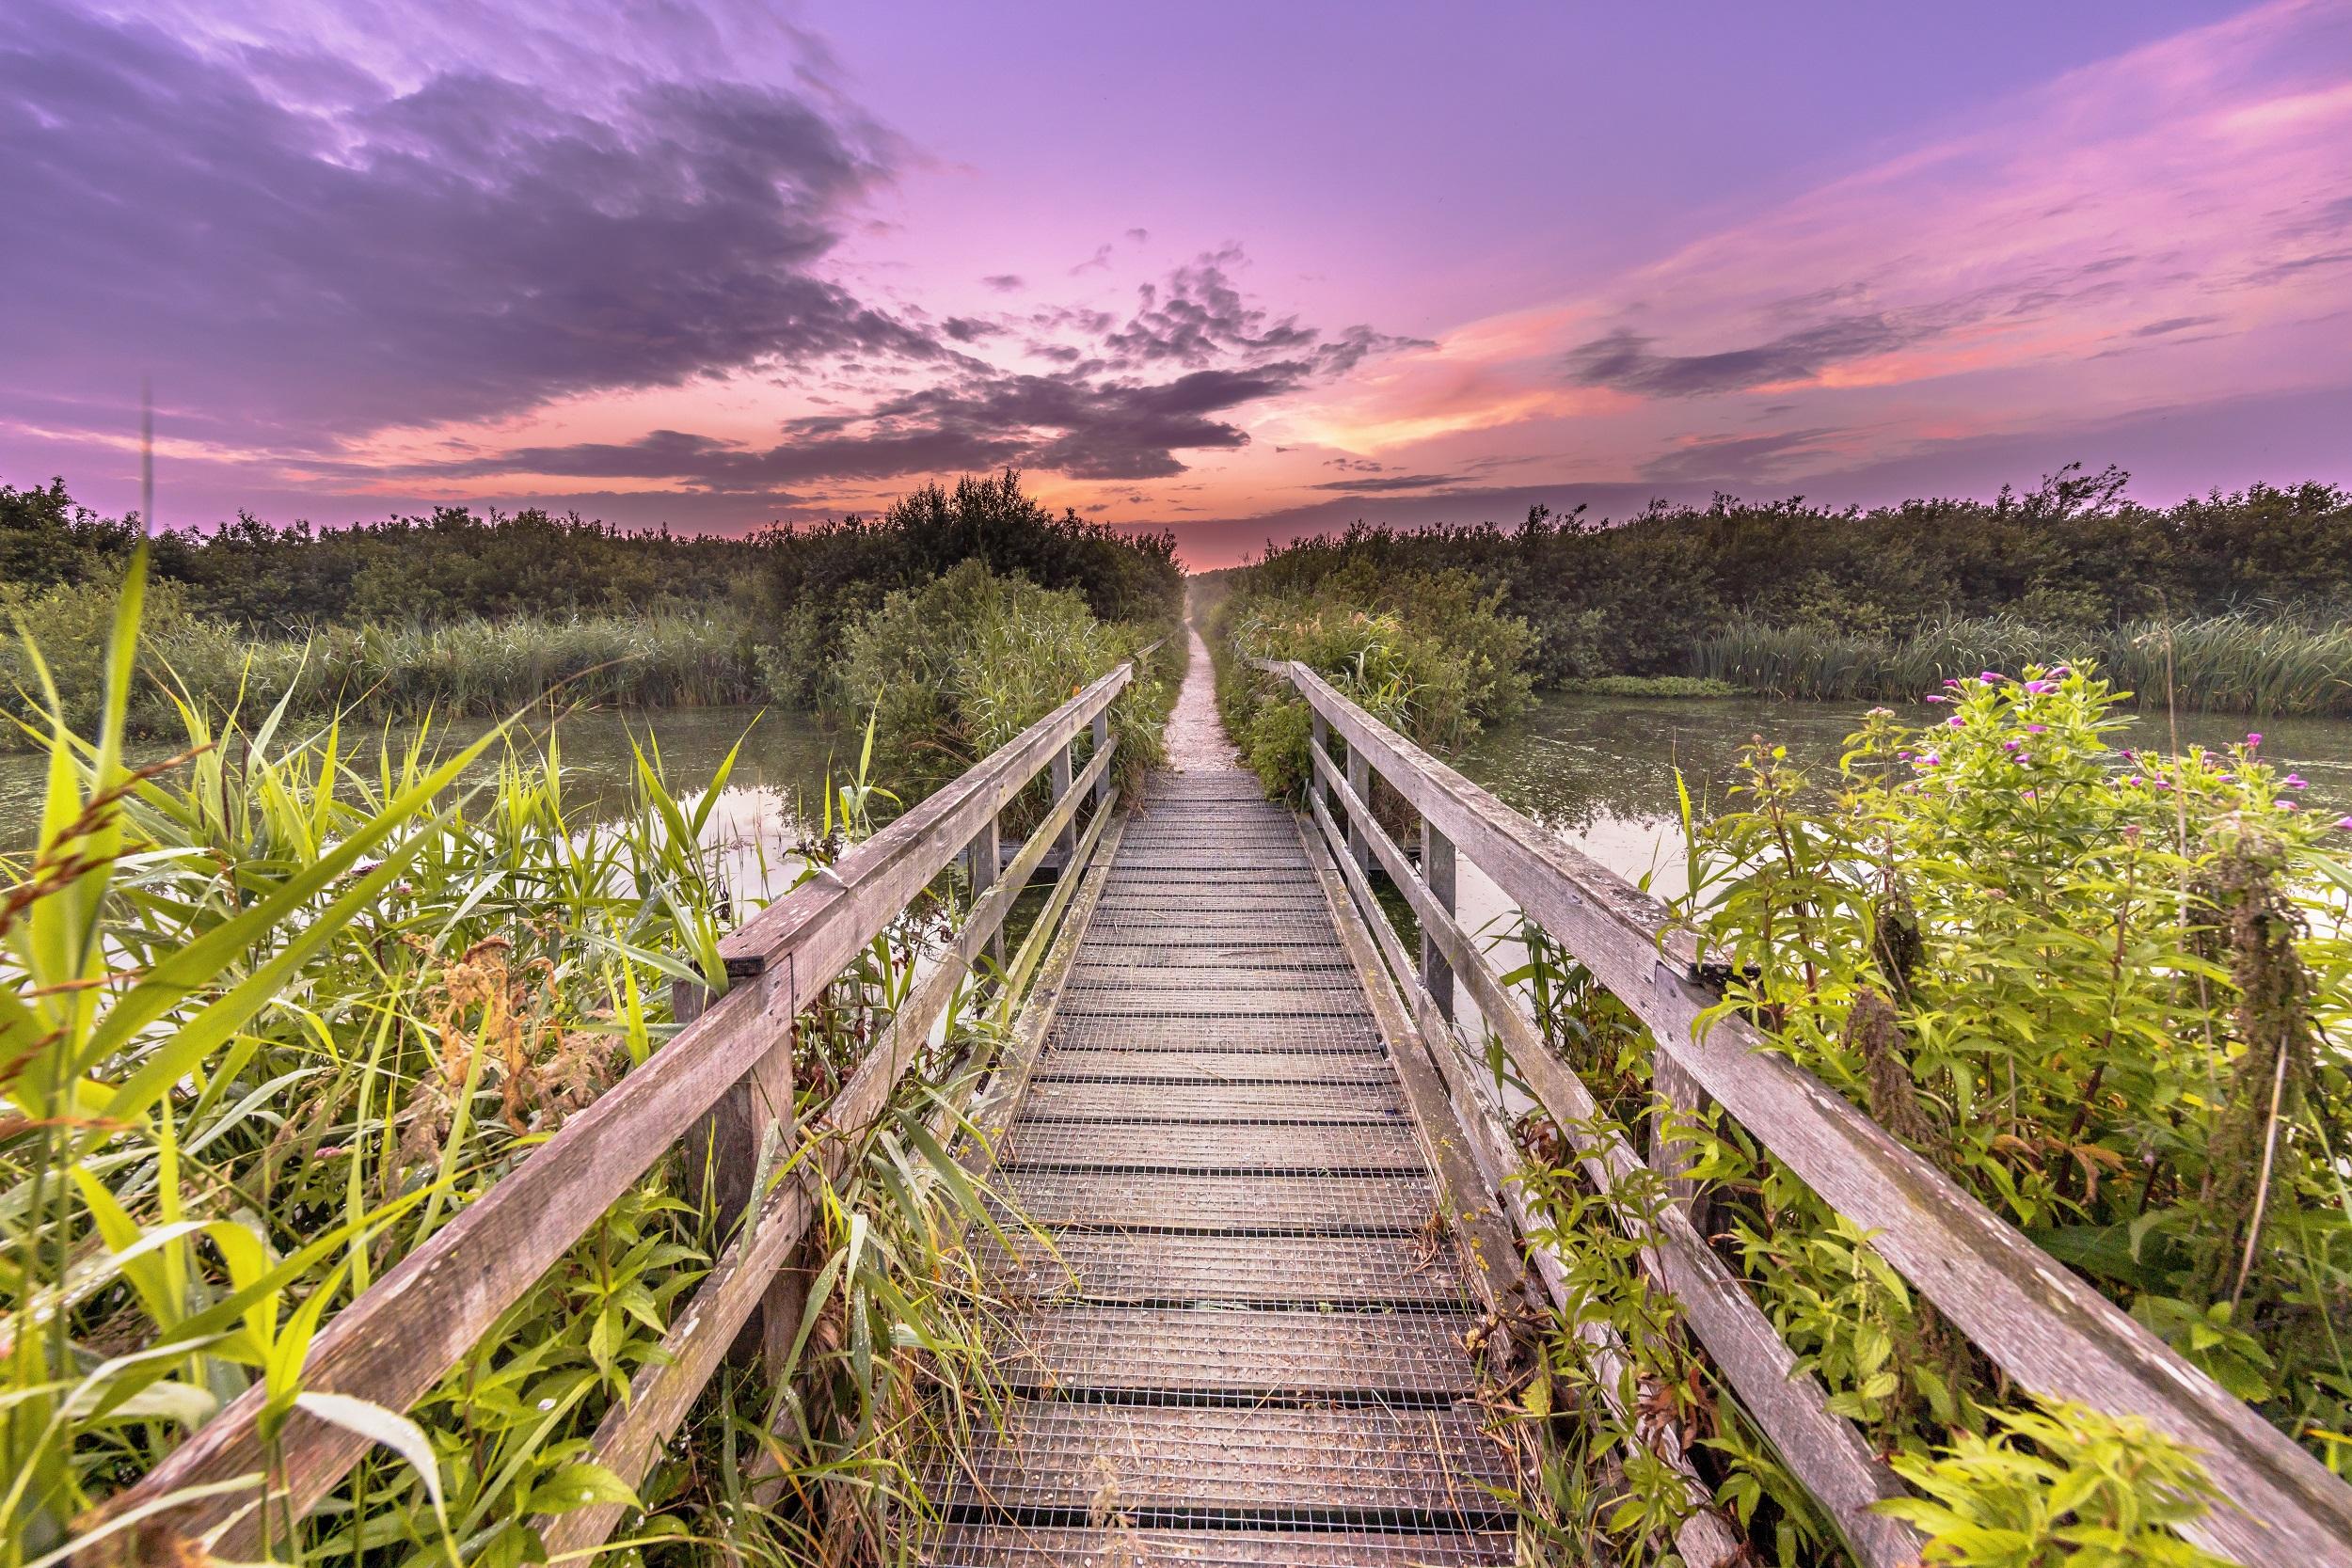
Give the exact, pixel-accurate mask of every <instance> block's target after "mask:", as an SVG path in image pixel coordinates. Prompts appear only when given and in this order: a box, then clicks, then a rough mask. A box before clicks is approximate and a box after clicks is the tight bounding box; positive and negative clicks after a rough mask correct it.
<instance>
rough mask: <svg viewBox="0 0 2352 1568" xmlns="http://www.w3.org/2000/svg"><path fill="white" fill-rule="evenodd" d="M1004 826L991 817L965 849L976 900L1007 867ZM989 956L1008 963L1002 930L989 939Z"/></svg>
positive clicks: (974, 900)
mask: <svg viewBox="0 0 2352 1568" xmlns="http://www.w3.org/2000/svg"><path fill="white" fill-rule="evenodd" d="M1002 827H1003V824H1002V823H1001V822H999V821H998V820H997V819H996V818H995V817H993V816H992V817H990V818H989V819H988V826H987V827H985V828H982V829H981V830H980V831H979V832H978V833H977V834H976V835H975V836H974V837H973V840H972V847H970V848H969V849H966V850H965V851H964V852H963V858H964V863H965V864H967V865H968V866H970V867H971V876H972V902H974V903H975V904H977V903H978V902H979V901H980V899H981V898H982V897H983V896H985V895H986V894H987V893H988V890H989V889H990V888H993V887H994V886H995V885H996V878H997V875H998V873H999V872H1000V871H1001V870H1002V869H1003V866H1004V861H1005V849H1004V838H1003V833H1002ZM988 956H989V957H990V958H993V959H995V960H996V964H997V967H998V968H1000V969H1001V968H1002V967H1004V962H1005V938H1004V933H1002V932H1001V931H1000V932H998V933H997V934H996V935H995V936H993V937H991V938H990V939H989V942H988Z"/></svg>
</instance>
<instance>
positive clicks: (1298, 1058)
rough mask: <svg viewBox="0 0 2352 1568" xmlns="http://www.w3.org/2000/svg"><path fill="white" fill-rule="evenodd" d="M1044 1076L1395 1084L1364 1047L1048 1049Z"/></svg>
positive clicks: (1384, 1060)
mask: <svg viewBox="0 0 2352 1568" xmlns="http://www.w3.org/2000/svg"><path fill="white" fill-rule="evenodd" d="M1039 1070H1040V1072H1041V1074H1042V1075H1043V1076H1044V1077H1047V1078H1053V1079H1061V1080H1074V1079H1085V1080H1089V1081H1093V1082H1098V1083H1116V1084H1170V1085H1202V1084H1376V1085H1384V1086H1389V1087H1393V1086H1394V1085H1395V1083H1396V1070H1395V1069H1393V1068H1391V1066H1390V1065H1389V1059H1388V1056H1387V1055H1386V1054H1385V1053H1382V1052H1380V1051H1379V1050H1377V1049H1373V1048H1367V1049H1365V1050H1363V1051H1360V1052H1356V1053H1350V1054H1344V1055H1343V1054H1337V1053H1329V1052H1326V1053H1322V1054H1320V1055H1317V1054H1312V1053H1307V1052H1303V1051H1253V1052H1248V1053H1236V1052H1231V1051H1049V1052H1047V1053H1045V1059H1044V1060H1043V1061H1042V1062H1041V1063H1040V1064H1039Z"/></svg>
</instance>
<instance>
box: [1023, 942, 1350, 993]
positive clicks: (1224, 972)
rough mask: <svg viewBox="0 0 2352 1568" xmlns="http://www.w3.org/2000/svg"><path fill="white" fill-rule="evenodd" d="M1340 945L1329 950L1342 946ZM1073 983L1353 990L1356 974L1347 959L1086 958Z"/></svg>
mask: <svg viewBox="0 0 2352 1568" xmlns="http://www.w3.org/2000/svg"><path fill="white" fill-rule="evenodd" d="M1338 951H1339V949H1338V948H1336V947H1333V948H1329V949H1327V950H1326V955H1325V956H1328V954H1330V953H1335V952H1338ZM1070 983H1071V985H1072V986H1073V988H1074V989H1076V990H1089V991H1093V990H1132V991H1147V992H1158V993H1164V994H1168V995H1181V996H1191V995H1197V994H1199V993H1200V992H1202V991H1216V992H1224V993H1229V994H1242V993H1247V992H1248V991H1250V990H1260V989H1263V988H1267V987H1273V986H1279V987H1281V988H1282V989H1284V990H1294V991H1296V990H1354V989H1355V988H1356V976H1355V974H1354V973H1353V972H1351V971H1350V970H1348V969H1347V968H1346V967H1345V966H1344V965H1343V964H1336V963H1315V964H1308V963H1300V962H1296V961H1293V962H1289V963H1283V962H1279V961H1274V962H1266V963H1254V964H1229V965H1226V966H1224V967H1222V968H1214V967H1211V966H1209V965H1206V964H1190V965H1186V966H1184V968H1181V969H1179V968H1175V967H1172V966H1168V965H1154V964H1109V963H1082V964H1080V965H1078V966H1077V967H1076V968H1075V969H1073V970H1072V971H1071V972H1070Z"/></svg>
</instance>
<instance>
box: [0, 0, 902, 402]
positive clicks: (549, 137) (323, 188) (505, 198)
mask: <svg viewBox="0 0 2352 1568" xmlns="http://www.w3.org/2000/svg"><path fill="white" fill-rule="evenodd" d="M338 69H339V71H340V72H341V74H340V75H337V76H328V75H325V74H322V76H321V80H322V81H323V82H325V83H326V87H322V88H321V89H320V91H321V93H322V95H323V96H324V97H326V98H331V99H332V101H333V102H332V103H331V104H322V103H299V104H297V103H290V102H289V101H288V100H287V99H286V98H284V97H282V96H280V95H279V94H278V92H277V91H276V90H274V89H273V88H272V87H270V86H269V84H270V83H272V82H275V81H278V80H281V79H283V78H285V77H288V76H290V75H295V74H298V73H299V72H298V71H296V70H295V69H294V67H292V66H287V67H285V68H284V69H276V70H273V71H256V70H253V69H250V68H248V67H247V66H246V65H244V64H241V63H239V62H236V61H233V60H231V59H230V58H228V57H225V56H222V55H215V54H207V53H202V52H199V50H197V49H196V48H194V47H192V46H190V45H188V44H186V43H183V42H182V41H181V40H177V39H175V38H173V37H172V36H170V35H168V34H167V33H165V32H163V31H161V30H159V29H157V28H155V27H152V26H150V25H147V24H143V23H138V22H125V23H119V24H118V23H113V22H108V21H104V20H101V19H97V18H94V17H91V16H88V15H85V14H82V13H80V12H77V11H74V10H72V9H67V8H61V7H58V6H56V5H52V4H49V3H47V0H14V3H12V4H10V5H8V6H7V7H4V8H0V147H5V148H6V149H7V153H6V155H5V156H4V157H0V207H4V208H5V210H6V211H8V214H10V221H11V225H12V227H13V229H14V230H15V231H16V232H17V234H18V235H19V236H20V242H21V241H22V240H23V239H24V238H25V237H28V236H32V235H38V236H40V239H39V243H37V244H32V243H15V244H11V245H8V246H6V247H5V248H0V341H5V342H7V344H8V361H9V368H10V374H9V377H8V381H9V383H10V384H11V385H13V386H26V385H40V386H43V387H45V388H49V389H51V390H53V391H57V392H62V393H65V394H68V395H72V396H79V397H83V398H87V399H91V400H104V401H108V402H117V403H119V401H120V400H123V399H124V397H125V394H126V392H127V391H128V389H130V388H135V387H136V385H137V383H138V380H139V377H140V376H141V375H142V374H143V373H151V374H152V375H153V377H154V379H155V381H156V383H157V387H158V395H159V399H160V400H161V401H162V402H163V404H165V405H166V407H167V410H168V409H170V408H171V407H172V406H173V405H175V404H183V403H194V402H200V403H201V404H204V405H205V406H206V407H207V408H209V409H211V410H213V411H214V413H215V417H216V418H217V419H218V420H221V421H222V423H223V424H224V426H226V427H228V428H230V429H242V430H243V431H244V432H245V433H246V436H247V438H248V439H251V440H254V441H256V442H264V443H274V444H278V445H280V446H284V447H293V448H302V447H305V446H317V445H328V444H331V443H332V441H333V439H334V438H335V437H338V436H350V435H354V434H358V433H362V432H365V431H367V430H369V429H373V428H375V427H378V426H382V425H385V424H389V423H396V422H397V423H410V422H421V421H428V420H444V419H468V418H479V417H484V416H492V415H498V414H502V413H507V412H512V411H514V410H516V409H520V408H524V407H528V406H531V405H532V404H537V403H539V402H542V401H544V400H546V399H548V398H550V397H556V396H561V395H564V394H567V393H574V392H582V391H590V390H596V389H599V388H614V387H646V386H660V385H673V384H678V383H682V382H685V381H687V380H690V379H691V378H693V377H695V376H698V375H702V374H705V373H708V372H715V371H719V370H723V369H727V368H731V367H736V366H739V365H743V364H746V363H754V362H757V361H759V360H762V359H764V358H771V357H772V358H776V359H780V360H787V361H803V360H807V359H811V358H814V357H818V356H827V355H857V356H869V357H872V356H879V357H881V358H882V359H884V360H889V361H899V362H904V361H914V360H927V359H930V358H932V357H934V356H937V355H938V354H939V352H940V348H939V345H938V344H937V343H936V342H935V341H933V340H932V339H931V338H930V336H929V335H928V334H926V333H924V332H922V331H920V330H918V329H916V328H914V327H912V326H910V325H907V324H906V323H904V322H902V321H900V320H898V319H897V318H895V317H894V316H892V315H891V314H889V313H887V312H884V311H882V310H878V309H873V308H871V307H869V306H867V305H866V304H864V303H862V302H861V301H860V300H858V299H857V298H855V297H853V296H852V295H851V294H850V293H847V292H846V291H844V290H843V289H842V288H840V287H839V286H837V285H835V284H834V283H832V282H829V281H826V280H824V279H822V278H820V277H817V276H815V274H814V271H813V267H814V264H815V263H817V262H818V261H820V260H821V259H822V258H823V257H824V256H825V255H826V254H827V253H828V251H830V249H831V248H832V247H833V245H834V242H835V239H836V236H837V233H838V231H839V230H840V228H841V226H842V223H843V220H844V214H845V213H846V212H847V211H848V210H849V209H850V207H852V206H853V205H854V204H855V203H856V202H858V201H859V200H861V199H862V198H864V196H865V195H866V193H867V192H868V191H869V190H870V189H871V188H872V187H873V186H874V185H875V184H876V182H879V181H881V180H882V179H883V178H885V177H886V175H887V169H886V168H885V167H884V166H883V163H882V154H880V153H878V152H877V151H876V150H875V149H874V147H873V146H871V145H869V144H868V143H867V142H866V140H865V138H864V136H863V134H862V133H861V132H860V131H858V130H857V129H855V128H853V127H850V126H848V125H845V123H844V122H843V121H842V120H841V119H839V118H838V117H837V116H836V115H835V114H834V113H832V112H831V111H829V110H826V109H820V108H819V107H817V106H814V105H813V104H812V103H810V102H808V101H805V100H803V99H802V98H800V97H797V96H795V95H794V94H792V93H791V92H788V91H782V90H777V89H772V88H767V87H750V86H744V85H739V84H733V83H724V82H716V81H710V82H700V83H693V84H680V83H675V82H658V81H653V82H648V81H640V82H636V83H633V84H632V83H628V82H626V81H624V82H623V83H622V84H621V85H618V86H616V87H615V89H614V91H613V95H612V99H611V101H610V102H609V103H608V104H606V105H605V106H603V107H602V108H600V110H599V111H598V112H597V113H596V115H594V116H593V117H592V116H590V115H587V114H583V113H580V112H578V111H576V110H573V109H569V108H566V107H564V106H563V105H561V104H559V103H556V102H554V101H553V100H552V99H551V98H550V97H549V96H548V94H546V93H544V92H543V91H541V90H540V89H538V88H536V87H530V86H526V85H523V84H520V83H516V82H512V81H506V80H502V79H500V78H498V77H495V76H489V75H484V74H479V73H457V72H451V73H445V74H442V75H437V76H434V77H432V78H430V79H428V80H426V81H424V82H423V83H422V84H421V86H419V87H416V88H415V89H414V90H412V91H407V92H402V93H395V92H393V91H391V90H389V88H387V87H383V86H382V85H381V84H378V83H375V82H374V81H373V80H372V79H371V78H369V77H368V76H367V75H366V74H365V73H364V72H362V71H358V69H357V68H355V67H351V66H349V65H342V66H340V67H339V68H338ZM4 396H5V393H0V397H4ZM0 408H5V403H0ZM180 428H183V429H184V428H186V427H185V426H181V427H180Z"/></svg>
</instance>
